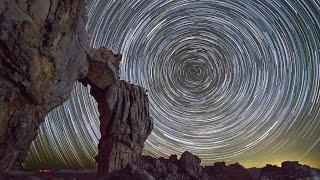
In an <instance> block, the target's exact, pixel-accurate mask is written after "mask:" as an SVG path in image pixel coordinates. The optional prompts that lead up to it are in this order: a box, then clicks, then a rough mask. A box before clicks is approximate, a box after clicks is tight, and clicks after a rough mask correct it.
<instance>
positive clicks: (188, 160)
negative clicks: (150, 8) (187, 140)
mask: <svg viewBox="0 0 320 180" xmlns="http://www.w3.org/2000/svg"><path fill="white" fill-rule="evenodd" d="M140 162H141V164H140V168H141V169H144V170H146V171H147V172H148V173H149V174H151V175H152V176H153V177H154V178H155V179H166V180H191V179H192V180H193V179H201V180H215V179H224V180H229V179H230V180H231V179H243V180H244V179H246V180H247V179H248V180H250V179H253V178H252V177H251V175H250V174H249V173H248V172H247V171H246V169H245V168H244V167H242V166H241V165H240V164H238V163H236V164H231V165H229V166H226V164H225V163H224V162H217V163H214V165H213V166H206V167H204V168H203V167H202V166H201V165H200V163H201V159H200V158H199V157H197V156H196V155H193V154H192V153H190V152H184V153H182V155H181V158H180V159H177V156H176V155H171V156H170V158H169V159H164V158H162V157H160V158H159V159H155V158H153V157H151V156H142V157H141V161H140Z"/></svg>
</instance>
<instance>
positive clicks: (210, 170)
mask: <svg viewBox="0 0 320 180" xmlns="http://www.w3.org/2000/svg"><path fill="white" fill-rule="evenodd" d="M203 171H204V173H205V174H207V175H208V176H209V179H225V180H228V179H230V180H232V179H239V180H241V179H243V180H247V179H248V180H250V179H253V178H252V176H251V175H250V174H249V173H248V172H247V171H246V169H245V168H244V167H243V166H241V165H240V164H238V163H235V164H230V165H228V166H226V164H225V162H216V163H214V164H213V166H205V167H204V168H203Z"/></svg>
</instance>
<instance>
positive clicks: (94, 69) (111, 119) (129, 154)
mask: <svg viewBox="0 0 320 180" xmlns="http://www.w3.org/2000/svg"><path fill="white" fill-rule="evenodd" d="M120 61H121V55H119V54H116V55H115V54H113V53H112V52H111V51H110V50H107V49H105V48H100V49H96V50H94V56H93V58H92V59H90V61H89V71H88V75H87V77H86V78H85V79H84V80H82V83H83V84H84V85H87V84H89V85H91V91H90V92H91V95H92V96H93V97H94V98H95V99H96V101H97V102H98V110H99V113H100V117H99V119H100V131H101V139H100V142H99V146H98V149H99V152H98V156H97V157H96V162H97V163H98V173H99V174H100V175H101V176H103V175H105V174H107V173H109V172H112V171H114V170H119V169H122V168H125V167H126V166H127V165H128V164H136V163H138V160H139V156H140V155H141V153H142V149H143V146H144V142H145V141H146V139H147V137H148V136H149V134H150V133H151V131H152V128H153V121H152V118H151V117H150V115H149V102H148V97H147V94H146V91H145V89H143V88H141V87H139V86H136V85H133V84H131V83H128V82H125V81H120V80H119V63H120Z"/></svg>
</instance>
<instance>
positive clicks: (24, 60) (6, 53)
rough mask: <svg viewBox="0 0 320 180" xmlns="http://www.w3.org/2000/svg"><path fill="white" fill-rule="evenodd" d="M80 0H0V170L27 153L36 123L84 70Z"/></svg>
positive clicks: (85, 49) (85, 53)
mask: <svg viewBox="0 0 320 180" xmlns="http://www.w3.org/2000/svg"><path fill="white" fill-rule="evenodd" d="M85 17H86V14H85V4H84V0H77V1H71V0H65V1H61V0H57V1H50V0H32V1H30V0H28V1H27V0H15V1H12V0H1V1H0V170H10V169H14V168H17V167H18V166H19V165H20V164H21V162H22V161H23V160H24V159H25V157H26V154H27V151H28V149H29V145H30V143H31V142H32V140H33V139H35V137H36V135H37V129H38V126H39V124H40V123H41V122H42V121H43V120H44V117H45V115H46V114H47V112H48V111H50V110H51V109H52V108H54V107H56V106H58V105H60V104H61V103H63V102H64V101H65V100H66V99H67V98H68V97H69V95H70V92H71V90H72V87H73V85H74V83H75V81H76V80H77V79H79V78H83V77H84V76H85V75H86V72H87V68H88V62H87V57H88V56H90V48H89V42H88V37H87V34H86V32H85V23H86V19H85Z"/></svg>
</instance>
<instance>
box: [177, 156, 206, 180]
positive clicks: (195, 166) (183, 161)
mask: <svg viewBox="0 0 320 180" xmlns="http://www.w3.org/2000/svg"><path fill="white" fill-rule="evenodd" d="M200 163H201V159H200V158H199V157H198V156H196V155H193V154H192V153H190V152H188V151H186V152H184V153H182V155H181V158H180V166H181V167H182V169H183V170H184V171H185V172H186V174H188V175H189V176H191V177H194V178H197V177H200V176H201V174H202V166H200Z"/></svg>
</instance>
